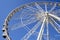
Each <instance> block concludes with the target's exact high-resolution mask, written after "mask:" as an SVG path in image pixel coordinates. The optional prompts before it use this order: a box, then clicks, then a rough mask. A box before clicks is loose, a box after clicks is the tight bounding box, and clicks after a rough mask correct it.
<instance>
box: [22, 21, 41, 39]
mask: <svg viewBox="0 0 60 40" xmlns="http://www.w3.org/2000/svg"><path fill="white" fill-rule="evenodd" d="M39 26H40V22H38V23H37V24H36V25H35V26H34V27H33V28H32V29H31V30H30V31H29V32H28V33H27V34H26V35H25V36H24V37H23V38H22V39H21V40H28V38H29V37H30V36H31V35H32V34H33V33H34V32H35V30H36V29H37V28H38V27H39Z"/></svg>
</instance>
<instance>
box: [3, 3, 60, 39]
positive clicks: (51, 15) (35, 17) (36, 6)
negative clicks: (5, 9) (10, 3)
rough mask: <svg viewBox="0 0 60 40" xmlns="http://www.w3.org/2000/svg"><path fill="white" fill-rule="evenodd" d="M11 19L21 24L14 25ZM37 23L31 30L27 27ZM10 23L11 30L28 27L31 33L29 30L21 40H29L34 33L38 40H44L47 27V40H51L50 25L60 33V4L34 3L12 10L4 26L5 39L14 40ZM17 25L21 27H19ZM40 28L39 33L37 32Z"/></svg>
mask: <svg viewBox="0 0 60 40" xmlns="http://www.w3.org/2000/svg"><path fill="white" fill-rule="evenodd" d="M56 7H57V8H56ZM20 11H21V12H20ZM15 14H16V15H15ZM14 16H16V17H14ZM11 19H14V20H18V21H19V20H20V23H19V22H18V23H17V22H16V24H15V23H12V21H10V20H11ZM56 20H57V21H59V23H58V22H56ZM36 21H38V22H37V23H36V24H35V25H34V27H32V28H31V29H30V28H29V27H27V26H26V25H29V24H31V23H34V22H36ZM9 22H11V24H12V27H11V30H16V29H18V28H24V27H26V28H27V29H28V30H29V31H28V30H27V31H28V32H27V33H26V34H25V36H23V37H22V38H21V39H20V40H28V39H29V38H30V37H31V35H33V34H34V33H36V34H38V36H37V38H36V40H43V39H42V37H43V34H44V33H43V32H44V28H45V27H46V28H47V29H46V30H47V33H46V40H50V38H49V27H50V26H49V25H48V24H49V23H50V24H51V25H52V27H53V28H54V29H55V30H56V31H57V32H58V33H60V29H58V27H60V3H58V2H32V3H30V4H25V5H22V6H21V7H17V8H15V9H14V10H12V11H11V12H10V13H9V15H8V16H7V17H6V19H5V22H4V24H3V26H4V27H3V37H4V38H6V39H7V40H12V38H11V37H10V36H9V28H8V27H9ZM11 24H10V26H11ZM13 24H14V25H13ZM16 25H17V26H19V27H17V26H16ZM45 25H46V26H45ZM39 27H40V28H39ZM38 28H39V32H36V30H37V29H38Z"/></svg>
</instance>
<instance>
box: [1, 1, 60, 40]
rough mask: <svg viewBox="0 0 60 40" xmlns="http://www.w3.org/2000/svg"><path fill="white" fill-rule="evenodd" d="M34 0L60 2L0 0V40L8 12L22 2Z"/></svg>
mask: <svg viewBox="0 0 60 40" xmlns="http://www.w3.org/2000/svg"><path fill="white" fill-rule="evenodd" d="M34 1H52V2H60V0H0V40H4V38H3V37H2V33H3V32H2V28H3V23H4V19H5V18H6V17H7V15H8V14H9V12H10V11H11V10H13V9H14V8H16V7H18V6H20V5H22V4H26V3H29V2H34ZM59 40H60V39H59Z"/></svg>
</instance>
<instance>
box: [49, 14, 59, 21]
mask: <svg viewBox="0 0 60 40" xmlns="http://www.w3.org/2000/svg"><path fill="white" fill-rule="evenodd" d="M48 15H50V16H52V17H54V18H56V19H57V20H59V21H60V17H58V16H56V15H53V14H48Z"/></svg>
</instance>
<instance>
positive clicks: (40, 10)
mask: <svg viewBox="0 0 60 40" xmlns="http://www.w3.org/2000/svg"><path fill="white" fill-rule="evenodd" d="M35 5H36V7H37V8H38V10H39V12H41V13H42V12H44V10H43V9H42V8H41V7H40V6H39V5H38V4H37V3H35Z"/></svg>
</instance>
